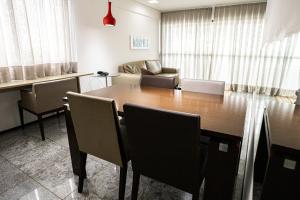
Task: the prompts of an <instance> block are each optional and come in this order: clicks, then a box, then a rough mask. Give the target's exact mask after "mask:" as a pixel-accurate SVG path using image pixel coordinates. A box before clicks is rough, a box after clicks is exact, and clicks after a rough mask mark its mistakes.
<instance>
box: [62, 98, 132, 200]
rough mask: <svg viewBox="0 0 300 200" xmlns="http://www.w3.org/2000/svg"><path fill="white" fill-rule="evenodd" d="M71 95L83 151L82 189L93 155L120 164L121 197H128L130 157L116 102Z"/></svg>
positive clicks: (79, 186)
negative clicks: (127, 180)
mask: <svg viewBox="0 0 300 200" xmlns="http://www.w3.org/2000/svg"><path fill="white" fill-rule="evenodd" d="M67 97H68V100H69V105H70V111H71V117H72V121H73V124H74V129H75V134H76V138H77V141H78V146H79V150H80V154H81V155H80V170H79V184H78V192H79V193H81V192H82V190H83V181H84V178H85V176H86V172H85V165H86V159H87V154H90V155H93V156H96V157H98V158H100V159H103V160H106V161H108V162H110V163H113V164H115V165H117V166H119V167H120V182H119V199H120V200H121V199H124V195H125V184H126V175H127V162H128V161H129V156H128V153H127V152H128V151H127V150H126V149H127V139H126V128H125V127H124V126H121V125H120V123H119V118H118V115H117V111H116V105H115V101H114V100H113V99H107V98H100V97H91V96H87V95H83V94H78V93H73V92H68V93H67Z"/></svg>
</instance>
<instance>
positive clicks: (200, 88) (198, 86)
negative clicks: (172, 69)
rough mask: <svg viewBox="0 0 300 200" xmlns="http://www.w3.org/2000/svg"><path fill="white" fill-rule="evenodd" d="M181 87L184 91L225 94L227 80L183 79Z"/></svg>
mask: <svg viewBox="0 0 300 200" xmlns="http://www.w3.org/2000/svg"><path fill="white" fill-rule="evenodd" d="M181 89H182V91H190V92H199V93H207V94H216V95H224V91H225V82H223V81H208V80H196V79H182V80H181Z"/></svg>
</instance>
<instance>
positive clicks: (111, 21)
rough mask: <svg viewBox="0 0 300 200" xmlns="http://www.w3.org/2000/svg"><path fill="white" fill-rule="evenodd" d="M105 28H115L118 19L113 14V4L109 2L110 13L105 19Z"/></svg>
mask: <svg viewBox="0 0 300 200" xmlns="http://www.w3.org/2000/svg"><path fill="white" fill-rule="evenodd" d="M103 24H104V26H115V25H116V19H115V18H114V17H113V16H112V14H111V2H110V1H109V0H108V12H107V15H106V16H105V17H104V18H103Z"/></svg>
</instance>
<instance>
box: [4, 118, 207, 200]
mask: <svg viewBox="0 0 300 200" xmlns="http://www.w3.org/2000/svg"><path fill="white" fill-rule="evenodd" d="M45 134H46V141H42V140H41V138H40V133H39V128H38V126H37V125H36V124H33V125H30V126H27V127H25V129H24V130H16V131H11V132H8V133H4V134H0V177H1V178H0V200H14V199H22V200H56V199H68V200H70V199H78V200H79V199H101V200H106V199H107V200H111V199H117V197H118V179H119V169H117V168H116V167H115V166H114V165H112V164H110V163H107V162H105V161H102V160H100V159H97V158H95V157H92V156H89V157H88V160H87V177H88V179H87V181H86V182H85V184H84V193H83V194H78V193H77V182H78V180H77V179H78V177H77V176H74V175H73V173H72V167H71V160H70V155H69V148H68V139H67V133H66V128H65V121H64V117H63V116H61V117H60V118H59V119H57V118H55V117H54V118H51V119H47V120H45ZM131 177H132V170H131V169H129V170H128V177H127V187H126V199H130V193H131V181H132V178H131ZM202 193H203V189H201V195H202ZM139 196H140V198H139V199H143V200H156V199H157V200H159V199H161V200H169V199H170V200H171V199H178V200H187V199H191V195H190V194H188V193H185V192H182V191H180V190H177V189H175V188H172V187H170V186H167V185H164V184H161V183H158V182H157V181H153V180H150V179H147V178H145V177H142V178H141V185H140V189H139ZM200 199H201V198H200Z"/></svg>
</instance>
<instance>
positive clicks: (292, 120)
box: [267, 101, 300, 150]
mask: <svg viewBox="0 0 300 200" xmlns="http://www.w3.org/2000/svg"><path fill="white" fill-rule="evenodd" d="M267 112H268V119H269V126H270V127H269V129H270V133H269V134H270V142H271V144H276V145H279V146H282V147H288V148H291V149H296V150H300V106H299V105H295V104H289V103H279V102H275V101H272V102H270V103H269V105H268V107H267Z"/></svg>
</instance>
